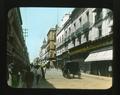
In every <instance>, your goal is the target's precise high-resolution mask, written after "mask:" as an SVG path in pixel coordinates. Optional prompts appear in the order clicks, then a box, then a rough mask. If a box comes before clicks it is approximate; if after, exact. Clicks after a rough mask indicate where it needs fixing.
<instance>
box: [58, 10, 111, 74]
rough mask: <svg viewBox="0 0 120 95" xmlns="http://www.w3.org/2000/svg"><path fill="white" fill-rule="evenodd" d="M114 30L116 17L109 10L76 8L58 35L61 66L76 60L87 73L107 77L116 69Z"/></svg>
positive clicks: (59, 62)
mask: <svg viewBox="0 0 120 95" xmlns="http://www.w3.org/2000/svg"><path fill="white" fill-rule="evenodd" d="M112 26H113V15H112V11H111V10H109V9H105V8H75V9H74V10H73V11H72V13H71V15H70V17H69V19H68V20H67V21H66V22H65V23H64V25H63V26H62V27H60V29H59V30H57V33H56V43H57V44H56V57H57V63H58V64H64V62H65V61H66V60H73V61H74V60H76V61H78V62H79V63H80V66H81V70H82V71H83V72H86V73H91V74H96V75H103V76H107V75H108V67H109V65H112V48H113V46H112V44H113V43H112V42H113V39H112V35H113V29H112ZM103 52H104V53H103ZM94 53H97V55H96V56H97V58H96V57H95V55H94ZM105 54H107V55H106V58H103V57H105ZM93 55H94V59H93V58H92V57H93ZM100 55H101V56H103V57H101V56H100ZM109 55H110V56H109ZM91 56H92V57H91ZM107 56H109V57H108V58H107ZM96 67H98V68H96Z"/></svg>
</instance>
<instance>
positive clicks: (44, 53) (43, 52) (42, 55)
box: [39, 39, 48, 62]
mask: <svg viewBox="0 0 120 95" xmlns="http://www.w3.org/2000/svg"><path fill="white" fill-rule="evenodd" d="M39 56H40V61H41V62H47V59H48V57H47V41H46V40H45V39H44V41H43V45H42V46H41V49H40V55H39Z"/></svg>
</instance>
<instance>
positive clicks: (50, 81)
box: [33, 69, 112, 89]
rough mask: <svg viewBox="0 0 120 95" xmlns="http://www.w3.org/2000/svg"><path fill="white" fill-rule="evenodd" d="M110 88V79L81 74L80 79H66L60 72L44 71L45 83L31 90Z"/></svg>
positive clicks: (41, 82)
mask: <svg viewBox="0 0 120 95" xmlns="http://www.w3.org/2000/svg"><path fill="white" fill-rule="evenodd" d="M111 86H112V78H110V77H100V76H95V75H88V74H83V73H82V76H81V79H78V78H77V77H76V78H74V79H67V78H64V77H63V76H62V72H61V70H56V69H51V70H47V71H46V81H44V80H41V81H40V82H39V86H36V85H34V86H33V88H36V87H39V88H57V89H65V88H69V89H108V88H110V87H111Z"/></svg>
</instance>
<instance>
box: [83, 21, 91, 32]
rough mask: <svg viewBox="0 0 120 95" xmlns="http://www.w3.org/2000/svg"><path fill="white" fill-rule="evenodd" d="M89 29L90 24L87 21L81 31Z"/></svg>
mask: <svg viewBox="0 0 120 95" xmlns="http://www.w3.org/2000/svg"><path fill="white" fill-rule="evenodd" d="M89 27H90V22H89V21H87V22H86V23H84V24H83V31H88V30H89Z"/></svg>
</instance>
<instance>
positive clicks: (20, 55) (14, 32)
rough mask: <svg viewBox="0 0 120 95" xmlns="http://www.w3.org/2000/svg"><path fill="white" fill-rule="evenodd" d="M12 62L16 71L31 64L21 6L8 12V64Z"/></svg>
mask: <svg viewBox="0 0 120 95" xmlns="http://www.w3.org/2000/svg"><path fill="white" fill-rule="evenodd" d="M10 63H14V71H15V72H16V73H17V72H21V70H23V69H24V68H26V66H28V65H29V64H30V62H29V55H28V52H27V47H26V44H25V40H24V37H23V30H22V19H21V14H20V10H19V8H13V9H11V10H10V11H9V12H8V31H7V64H8V65H9V64H10Z"/></svg>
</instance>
